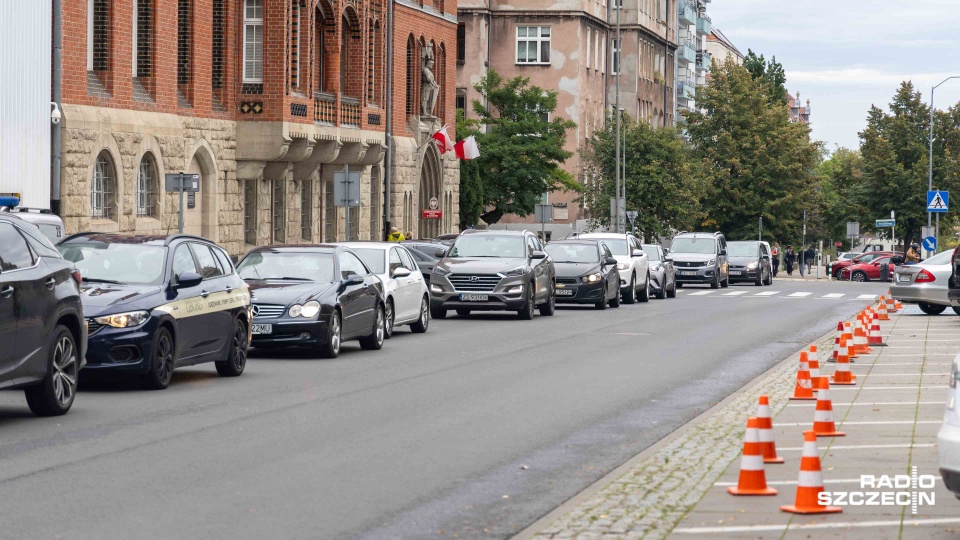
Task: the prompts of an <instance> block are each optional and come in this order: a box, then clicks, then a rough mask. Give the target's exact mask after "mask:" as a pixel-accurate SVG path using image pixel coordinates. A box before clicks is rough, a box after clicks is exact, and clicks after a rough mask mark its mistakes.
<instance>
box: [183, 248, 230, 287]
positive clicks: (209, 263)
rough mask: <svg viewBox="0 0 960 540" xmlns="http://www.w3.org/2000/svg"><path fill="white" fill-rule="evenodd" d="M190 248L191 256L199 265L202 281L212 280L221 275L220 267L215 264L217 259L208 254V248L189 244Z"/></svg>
mask: <svg viewBox="0 0 960 540" xmlns="http://www.w3.org/2000/svg"><path fill="white" fill-rule="evenodd" d="M191 247H192V248H193V254H194V255H195V256H196V257H197V263H198V264H199V265H200V275H201V276H203V279H213V278H218V277H221V276H222V275H223V271H222V270H221V269H220V265H219V264H217V259H216V258H214V256H213V253H210V248H209V247H208V246H205V245H203V244H191Z"/></svg>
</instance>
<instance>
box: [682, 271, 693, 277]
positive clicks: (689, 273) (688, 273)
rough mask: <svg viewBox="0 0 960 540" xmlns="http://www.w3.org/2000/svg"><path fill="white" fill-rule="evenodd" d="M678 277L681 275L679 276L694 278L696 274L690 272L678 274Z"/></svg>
mask: <svg viewBox="0 0 960 540" xmlns="http://www.w3.org/2000/svg"><path fill="white" fill-rule="evenodd" d="M680 275H681V276H695V275H697V273H696V272H690V271H684V272H680Z"/></svg>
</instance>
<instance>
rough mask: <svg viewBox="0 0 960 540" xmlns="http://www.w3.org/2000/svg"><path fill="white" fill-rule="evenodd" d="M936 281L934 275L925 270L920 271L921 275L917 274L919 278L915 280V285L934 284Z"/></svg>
mask: <svg viewBox="0 0 960 540" xmlns="http://www.w3.org/2000/svg"><path fill="white" fill-rule="evenodd" d="M936 280H937V278H935V277H934V276H933V274H931V273H930V272H928V271H927V270H925V269H924V270H920V273H919V274H917V277H916V278H915V279H914V280H913V282H914V283H932V282H934V281H936Z"/></svg>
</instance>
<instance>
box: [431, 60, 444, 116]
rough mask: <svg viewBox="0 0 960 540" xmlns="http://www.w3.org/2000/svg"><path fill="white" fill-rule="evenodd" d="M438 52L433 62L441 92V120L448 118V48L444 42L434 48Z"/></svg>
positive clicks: (439, 108)
mask: <svg viewBox="0 0 960 540" xmlns="http://www.w3.org/2000/svg"><path fill="white" fill-rule="evenodd" d="M434 50H435V51H437V52H436V61H435V62H434V64H433V66H434V67H433V72H434V74H435V78H436V80H437V84H439V85H440V92H439V95H438V96H437V108H436V114H437V117H438V118H440V119H441V120H446V118H447V48H446V47H444V45H443V43H441V44H440V46H439V47H435V48H434Z"/></svg>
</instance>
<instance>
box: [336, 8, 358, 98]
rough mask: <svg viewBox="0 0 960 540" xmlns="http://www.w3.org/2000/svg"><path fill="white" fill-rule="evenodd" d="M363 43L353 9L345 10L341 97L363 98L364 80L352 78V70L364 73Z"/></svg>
mask: <svg viewBox="0 0 960 540" xmlns="http://www.w3.org/2000/svg"><path fill="white" fill-rule="evenodd" d="M362 66H363V41H362V39H361V27H360V21H359V19H358V18H357V13H356V11H354V10H353V8H351V7H347V9H345V10H343V17H341V20H340V93H341V96H347V97H352V98H356V99H358V100H359V99H362V98H363V87H364V84H363V79H362V78H360V79H357V78H350V77H349V76H348V74H349V72H350V71H351V70H358V69H359V71H360V73H363V67H362Z"/></svg>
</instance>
